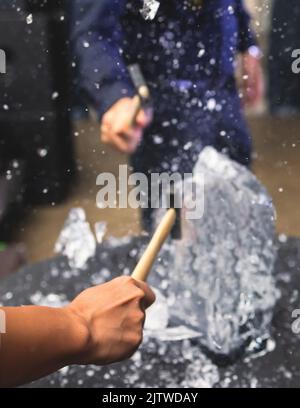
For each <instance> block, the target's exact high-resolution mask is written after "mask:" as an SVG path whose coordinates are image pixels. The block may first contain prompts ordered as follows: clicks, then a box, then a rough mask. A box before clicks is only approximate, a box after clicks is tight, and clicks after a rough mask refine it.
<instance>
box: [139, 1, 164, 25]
mask: <svg viewBox="0 0 300 408" xmlns="http://www.w3.org/2000/svg"><path fill="white" fill-rule="evenodd" d="M159 6H160V3H159V2H158V1H156V0H144V4H143V8H142V9H141V10H140V12H141V14H142V16H143V18H144V19H145V20H154V18H155V16H156V14H157V12H158V9H159Z"/></svg>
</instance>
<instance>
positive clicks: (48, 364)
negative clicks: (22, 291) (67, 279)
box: [0, 277, 155, 387]
mask: <svg viewBox="0 0 300 408" xmlns="http://www.w3.org/2000/svg"><path fill="white" fill-rule="evenodd" d="M154 300H155V295H154V293H153V292H152V290H151V289H150V288H149V286H148V285H147V284H146V283H144V282H141V281H138V280H135V279H133V278H130V277H120V278H117V279H114V280H113V281H111V282H108V283H106V284H104V285H100V286H95V287H93V288H90V289H87V290H85V291H84V292H82V293H81V294H80V295H79V296H77V297H76V298H75V299H74V300H73V302H71V303H70V304H69V305H67V306H65V307H61V308H51V307H40V306H22V307H3V308H0V313H1V316H2V318H3V317H4V318H5V326H6V328H5V333H3V332H2V334H1V332H0V340H1V343H0V387H7V386H8V387H11V386H17V385H21V384H24V383H28V382H31V381H33V380H36V379H38V378H40V377H43V376H46V375H48V374H50V373H52V372H54V371H57V370H59V369H60V368H62V367H64V366H68V365H70V364H97V365H106V364H110V363H114V362H118V361H121V360H124V359H126V358H129V357H130V356H132V355H133V353H134V352H135V351H136V350H137V348H138V347H139V345H140V344H141V342H142V339H143V327H144V321H145V310H146V309H147V308H148V307H149V306H150V305H151V304H152V303H153V302H154ZM3 325H4V321H3Z"/></svg>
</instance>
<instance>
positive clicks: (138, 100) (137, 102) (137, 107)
mask: <svg viewBox="0 0 300 408" xmlns="http://www.w3.org/2000/svg"><path fill="white" fill-rule="evenodd" d="M141 107H142V100H141V98H140V96H139V95H135V96H134V97H133V112H132V115H131V117H130V118H129V121H128V122H129V126H130V127H131V126H133V125H134V124H135V121H136V117H137V115H138V113H139V111H140V109H141Z"/></svg>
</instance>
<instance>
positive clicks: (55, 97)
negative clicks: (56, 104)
mask: <svg viewBox="0 0 300 408" xmlns="http://www.w3.org/2000/svg"><path fill="white" fill-rule="evenodd" d="M58 97H59V93H58V92H53V94H52V100H53V101H54V100H55V99H57V98H58Z"/></svg>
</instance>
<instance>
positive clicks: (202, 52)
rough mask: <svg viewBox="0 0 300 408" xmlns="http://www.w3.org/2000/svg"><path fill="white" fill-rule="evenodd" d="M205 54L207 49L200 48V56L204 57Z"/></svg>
mask: <svg viewBox="0 0 300 408" xmlns="http://www.w3.org/2000/svg"><path fill="white" fill-rule="evenodd" d="M204 54H205V49H204V48H201V50H199V52H198V58H202V57H203V55H204Z"/></svg>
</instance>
